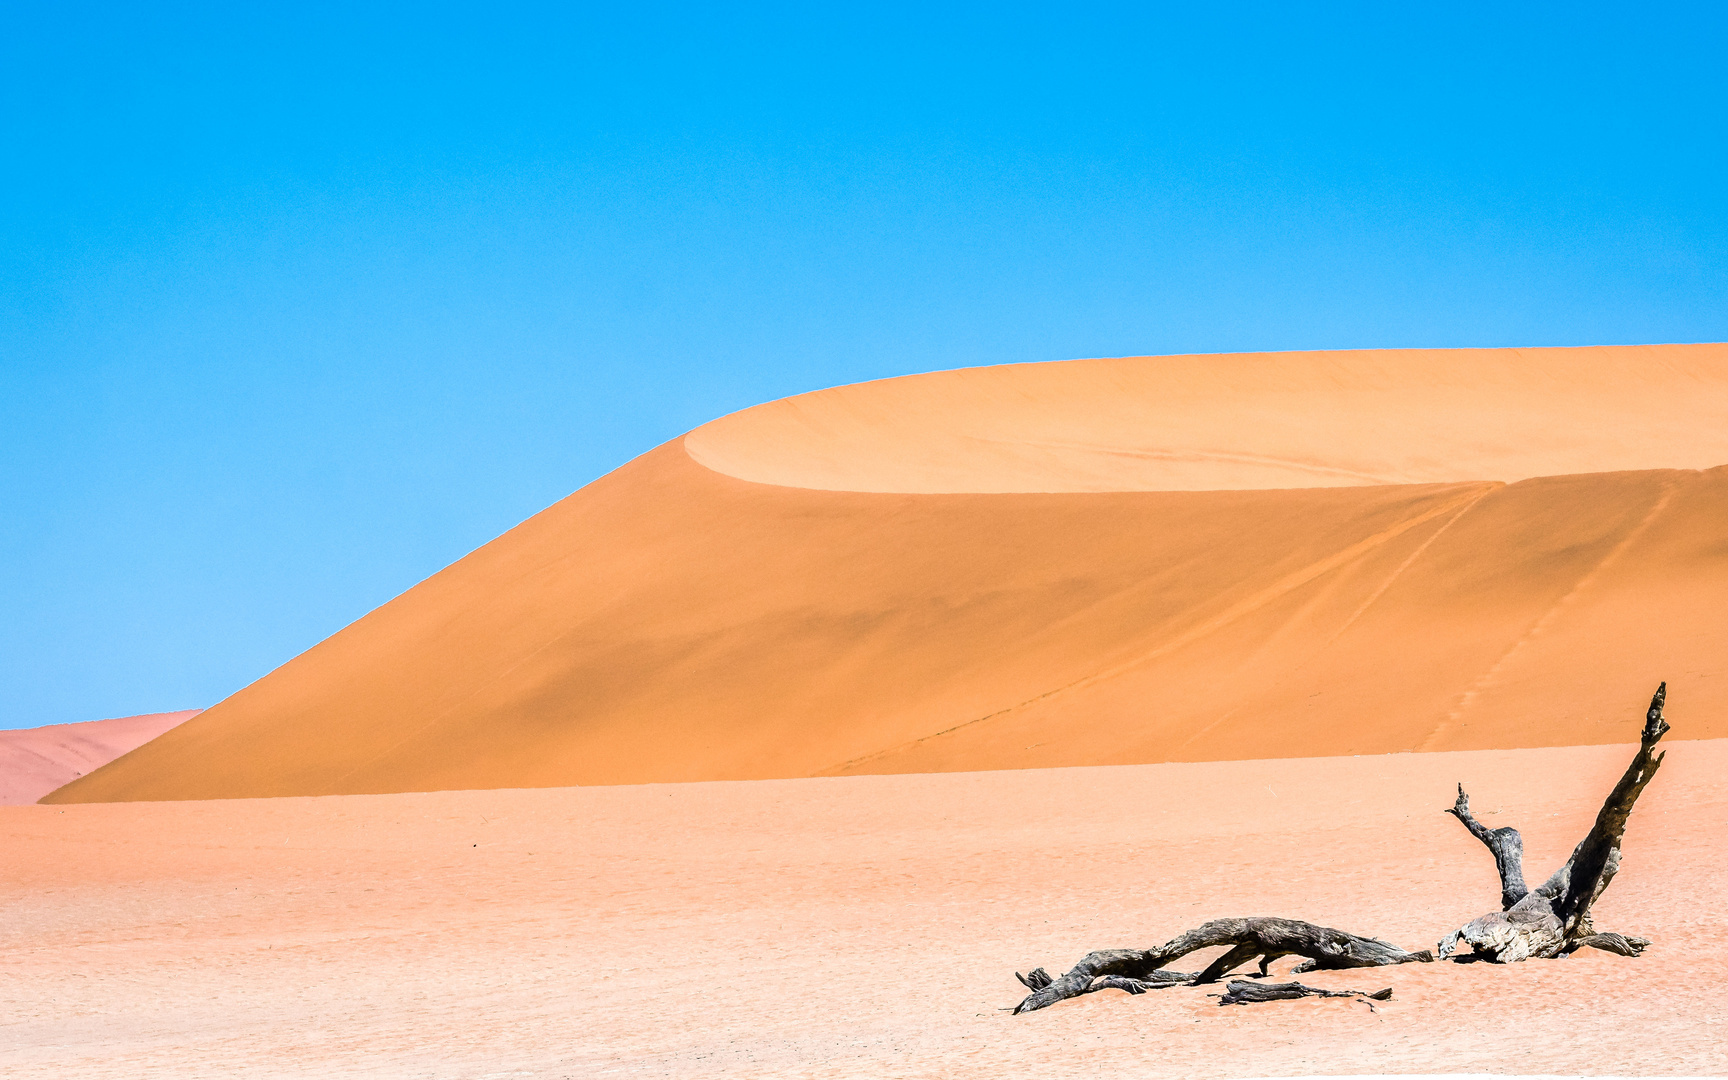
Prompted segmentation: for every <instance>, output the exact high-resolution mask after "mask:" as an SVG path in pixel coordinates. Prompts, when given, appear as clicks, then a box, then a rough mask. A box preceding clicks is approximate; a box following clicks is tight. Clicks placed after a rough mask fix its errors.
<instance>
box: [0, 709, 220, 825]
mask: <svg viewBox="0 0 1728 1080" xmlns="http://www.w3.org/2000/svg"><path fill="white" fill-rule="evenodd" d="M198 712H199V710H197V709H187V710H185V711H184V712H165V713H150V714H148V715H146V716H122V717H119V718H117V719H114V720H90V721H87V722H85V723H82V724H50V725H49V726H47V727H39V728H25V729H23V730H19V731H0V806H23V805H25V804H28V803H33V802H35V801H36V800H37V799H40V798H41V797H42V796H44V795H46V794H48V793H49V792H50V791H53V790H54V789H55V788H57V787H60V786H61V785H63V784H66V783H68V782H70V781H72V780H75V779H77V778H78V777H80V776H83V775H84V774H85V773H87V772H90V771H92V770H93V769H98V768H100V767H102V766H103V765H106V764H108V763H109V762H110V761H113V760H114V759H115V758H117V757H119V756H120V755H121V754H124V753H127V752H128V751H131V750H135V749H137V748H138V747H140V746H142V745H144V744H145V743H147V742H149V741H150V740H151V739H154V738H155V737H156V736H158V735H160V734H162V733H163V732H164V731H167V730H169V729H170V728H173V727H178V726H179V725H180V724H183V723H185V722H186V721H187V720H190V719H192V718H193V717H194V716H197V715H198Z"/></svg>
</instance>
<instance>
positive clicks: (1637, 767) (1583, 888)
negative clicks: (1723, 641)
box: [1014, 683, 1668, 1013]
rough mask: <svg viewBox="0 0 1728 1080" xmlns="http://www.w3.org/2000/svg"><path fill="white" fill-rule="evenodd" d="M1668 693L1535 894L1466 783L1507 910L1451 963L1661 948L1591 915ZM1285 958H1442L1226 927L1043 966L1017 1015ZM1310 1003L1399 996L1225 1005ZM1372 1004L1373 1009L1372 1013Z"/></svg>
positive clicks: (1273, 922) (1510, 844)
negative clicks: (1189, 970)
mask: <svg viewBox="0 0 1728 1080" xmlns="http://www.w3.org/2000/svg"><path fill="white" fill-rule="evenodd" d="M1667 694H1668V684H1667V683H1663V684H1662V685H1661V686H1659V687H1657V689H1656V695H1655V697H1653V698H1651V700H1650V710H1649V712H1648V713H1646V714H1645V722H1644V729H1643V732H1642V734H1641V736H1640V739H1639V749H1638V753H1637V755H1636V756H1635V757H1634V758H1633V759H1632V764H1631V765H1630V766H1628V767H1627V769H1626V773H1625V775H1623V776H1622V777H1621V778H1620V782H1619V783H1618V784H1616V785H1615V786H1614V790H1613V791H1611V792H1610V793H1609V795H1608V798H1607V801H1606V802H1604V803H1603V805H1602V811H1601V813H1599V814H1597V815H1596V823H1595V824H1594V825H1593V826H1592V827H1591V829H1590V833H1589V835H1587V836H1586V837H1585V838H1584V839H1583V840H1582V841H1580V842H1579V844H1578V846H1577V847H1576V848H1574V849H1573V851H1572V857H1571V858H1569V859H1567V860H1566V864H1565V865H1564V866H1562V867H1560V869H1558V870H1556V871H1555V872H1554V873H1553V875H1552V876H1550V877H1549V878H1548V880H1547V881H1545V882H1543V883H1542V884H1541V885H1540V886H1538V887H1537V888H1535V889H1531V888H1530V887H1529V886H1528V885H1526V884H1525V882H1524V838H1523V837H1522V836H1520V835H1519V833H1518V830H1517V829H1513V828H1501V829H1489V828H1487V827H1485V826H1484V825H1483V824H1482V823H1481V822H1479V821H1477V820H1476V818H1475V817H1474V816H1473V815H1472V814H1471V813H1470V797H1469V796H1468V795H1467V794H1465V792H1464V785H1462V784H1460V785H1458V800H1457V802H1456V803H1454V804H1453V806H1452V807H1451V808H1449V809H1448V810H1447V811H1446V812H1447V813H1449V814H1451V815H1453V816H1454V817H1456V818H1457V819H1458V820H1459V821H1461V822H1462V823H1463V824H1464V827H1465V828H1466V829H1469V830H1470V834H1471V835H1472V836H1474V837H1476V838H1477V839H1478V840H1480V841H1482V843H1483V845H1484V846H1485V847H1487V848H1488V851H1489V852H1490V853H1491V854H1492V855H1493V856H1494V865H1495V868H1496V869H1497V871H1498V872H1499V875H1500V910H1499V911H1495V912H1490V913H1489V914H1487V915H1484V916H1482V917H1481V918H1479V919H1475V920H1472V921H1471V922H1470V923H1468V924H1466V925H1464V926H1462V927H1460V928H1459V929H1457V930H1455V931H1453V932H1452V933H1451V934H1449V935H1447V937H1446V938H1445V940H1443V941H1441V942H1440V946H1439V949H1438V953H1439V955H1440V956H1441V957H1451V958H1453V959H1457V960H1490V961H1494V962H1497V963H1511V962H1513V961H1517V960H1524V959H1527V958H1530V957H1554V956H1568V955H1570V954H1571V953H1573V952H1576V951H1577V950H1579V949H1583V948H1594V949H1603V950H1606V951H1608V952H1613V953H1618V954H1620V955H1621V956H1637V955H1638V954H1639V953H1641V952H1642V951H1643V950H1644V948H1645V946H1647V945H1649V944H1650V942H1649V940H1648V939H1646V938H1641V937H1632V936H1630V935H1627V934H1614V933H1598V932H1597V931H1596V928H1595V927H1594V925H1593V924H1592V923H1591V920H1590V907H1591V905H1592V904H1594V903H1595V902H1596V900H1597V899H1598V898H1599V897H1600V896H1601V895H1602V892H1603V890H1605V889H1606V888H1608V883H1609V882H1611V881H1612V880H1613V879H1614V875H1615V873H1616V872H1617V871H1618V870H1619V868H1620V842H1621V839H1622V837H1623V836H1624V835H1625V832H1626V819H1627V817H1628V816H1629V815H1630V814H1631V813H1632V806H1633V804H1634V803H1636V802H1637V801H1638V796H1639V794H1640V793H1642V792H1643V790H1644V788H1645V785H1647V784H1649V783H1650V779H1651V777H1653V776H1655V775H1656V770H1657V769H1658V768H1659V767H1660V766H1661V765H1662V758H1663V755H1661V754H1657V753H1655V747H1656V743H1657V742H1658V741H1659V740H1660V739H1661V738H1662V736H1663V735H1665V734H1667V732H1668V722H1667V721H1666V720H1664V719H1663V717H1662V706H1663V703H1664V701H1665V700H1666V698H1667ZM1461 944H1467V945H1469V946H1470V948H1471V952H1470V953H1469V954H1468V955H1463V956H1457V955H1454V954H1456V953H1457V950H1458V948H1459V946H1460V945H1461ZM1224 945H1227V946H1229V949H1228V950H1227V951H1226V952H1225V953H1224V954H1223V955H1222V956H1220V957H1218V959H1216V960H1214V961H1213V962H1212V963H1210V964H1208V965H1207V966H1206V968H1205V969H1204V970H1202V971H1200V972H1198V973H1196V974H1192V975H1189V974H1184V973H1182V972H1176V971H1167V970H1165V966H1166V965H1168V964H1171V963H1173V962H1175V961H1177V960H1180V959H1181V958H1182V957H1184V956H1187V955H1188V954H1189V953H1192V952H1195V951H1197V950H1199V949H1205V948H1214V947H1217V946H1224ZM1284 956H1301V957H1304V958H1305V959H1304V960H1303V962H1302V963H1300V964H1298V965H1296V967H1295V969H1294V970H1295V972H1296V973H1301V972H1306V971H1321V970H1337V969H1343V968H1361V967H1383V966H1387V965H1391V964H1407V963H1411V962H1413V961H1414V962H1423V963H1426V962H1428V961H1431V960H1433V959H1434V957H1435V954H1434V952H1431V951H1429V950H1427V949H1423V950H1420V951H1418V952H1407V951H1405V950H1404V949H1401V948H1399V947H1398V946H1396V945H1393V944H1392V943H1391V942H1388V941H1382V940H1381V939H1379V938H1371V937H1362V936H1360V935H1358V934H1350V933H1346V932H1344V931H1342V930H1334V929H1332V928H1331V927H1326V926H1316V925H1314V924H1313V923H1306V922H1299V921H1297V920H1295V919H1275V918H1252V919H1216V920H1213V921H1212V922H1209V923H1206V924H1204V925H1203V926H1198V927H1196V928H1194V929H1193V930H1189V931H1187V932H1186V933H1183V934H1181V935H1179V936H1177V937H1175V938H1172V939H1171V940H1170V941H1169V942H1167V943H1166V944H1164V945H1162V946H1160V947H1158V948H1156V949H1106V950H1104V951H1101V952H1094V953H1089V954H1087V956H1086V957H1085V958H1084V959H1082V960H1081V961H1080V962H1079V963H1078V964H1076V965H1074V967H1073V968H1072V969H1071V970H1070V971H1069V972H1068V973H1067V974H1066V975H1063V976H1062V977H1061V978H1052V977H1051V975H1050V973H1049V972H1047V971H1045V970H1044V969H1043V968H1034V969H1032V971H1031V972H1029V973H1028V974H1025V975H1021V974H1019V973H1018V972H1016V973H1015V978H1017V979H1019V980H1020V982H1021V983H1022V984H1024V985H1025V987H1026V988H1027V989H1028V990H1030V991H1032V992H1031V993H1030V994H1028V995H1027V996H1026V998H1025V999H1024V1000H1023V1001H1021V1002H1020V1004H1019V1005H1017V1006H1016V1007H1015V1008H1014V1012H1016V1013H1026V1012H1033V1011H1034V1010H1037V1009H1042V1008H1045V1007H1047V1006H1050V1005H1054V1004H1055V1003H1056V1002H1058V1001H1062V1000H1064V999H1066V998H1071V997H1078V996H1080V995H1081V994H1089V993H1092V992H1094V991H1097V990H1124V991H1127V992H1128V993H1130V994H1143V993H1145V992H1146V991H1148V990H1154V989H1159V988H1162V987H1167V986H1197V985H1201V984H1205V983H1214V982H1217V981H1218V980H1219V979H1220V978H1222V977H1223V976H1224V975H1226V974H1228V973H1229V972H1230V971H1232V970H1234V969H1236V968H1238V967H1241V966H1242V965H1243V964H1246V963H1248V962H1249V961H1250V960H1254V959H1255V958H1258V959H1259V967H1260V970H1259V973H1258V975H1257V976H1255V977H1257V978H1262V979H1263V978H1265V977H1266V976H1267V967H1268V965H1270V964H1271V963H1272V961H1274V960H1277V959H1278V958H1280V957H1284ZM1308 996H1322V997H1360V998H1363V999H1364V1000H1368V999H1372V1000H1376V1001H1384V1000H1386V999H1387V998H1390V997H1391V996H1392V991H1391V989H1390V988H1387V989H1386V990H1382V991H1379V992H1378V993H1374V994H1365V993H1361V992H1359V991H1354V990H1351V991H1328V990H1320V989H1317V988H1315V987H1309V986H1303V985H1302V984H1301V983H1266V984H1259V985H1256V984H1254V983H1249V982H1244V981H1241V980H1234V981H1232V982H1231V983H1230V984H1229V986H1228V987H1227V988H1226V991H1225V993H1224V994H1223V995H1221V1000H1220V1002H1219V1004H1222V1005H1233V1004H1247V1003H1251V1002H1259V1001H1281V1000H1285V999H1288V998H1295V997H1308ZM1369 1007H1370V1008H1372V1007H1373V1006H1372V1004H1370V1006H1369Z"/></svg>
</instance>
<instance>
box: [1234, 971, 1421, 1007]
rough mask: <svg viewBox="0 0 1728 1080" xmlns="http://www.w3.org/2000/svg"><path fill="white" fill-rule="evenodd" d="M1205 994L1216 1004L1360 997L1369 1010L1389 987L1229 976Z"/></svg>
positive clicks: (1388, 994) (1388, 992) (1387, 995)
mask: <svg viewBox="0 0 1728 1080" xmlns="http://www.w3.org/2000/svg"><path fill="white" fill-rule="evenodd" d="M1209 996H1211V997H1215V998H1217V999H1218V1004H1220V1005H1253V1004H1257V1003H1258V1002H1262V1001H1290V1000H1292V999H1294V998H1305V997H1329V998H1361V999H1362V1002H1363V1004H1365V1005H1367V1006H1368V1009H1369V1011H1370V1012H1372V1011H1373V1010H1374V1003H1375V1002H1376V1001H1390V1000H1392V988H1391V987H1390V986H1388V987H1387V988H1386V989H1384V990H1376V991H1374V992H1373V993H1372V994H1370V993H1367V992H1366V991H1363V990H1322V989H1321V988H1320V987H1318V986H1304V985H1302V984H1301V983H1299V982H1287V983H1254V982H1248V981H1247V980H1246V979H1231V980H1230V985H1228V986H1226V987H1225V988H1224V992H1223V993H1222V994H1212V995H1209Z"/></svg>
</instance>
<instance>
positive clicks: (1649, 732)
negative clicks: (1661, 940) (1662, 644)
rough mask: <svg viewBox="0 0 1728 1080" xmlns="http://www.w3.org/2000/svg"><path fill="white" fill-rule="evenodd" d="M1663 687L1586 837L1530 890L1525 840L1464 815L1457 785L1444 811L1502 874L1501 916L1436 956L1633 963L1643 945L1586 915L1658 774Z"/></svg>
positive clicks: (1444, 945) (1458, 936)
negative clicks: (1635, 807) (1598, 952)
mask: <svg viewBox="0 0 1728 1080" xmlns="http://www.w3.org/2000/svg"><path fill="white" fill-rule="evenodd" d="M1667 697H1668V684H1667V683H1663V684H1662V685H1661V686H1658V687H1657V688H1656V695H1655V696H1654V697H1652V698H1651V699H1650V710H1649V712H1647V713H1646V714H1645V716H1644V730H1643V732H1642V733H1641V734H1640V737H1639V746H1638V753H1637V754H1636V755H1635V756H1634V757H1633V758H1632V764H1631V765H1629V766H1627V767H1626V772H1625V774H1624V775H1623V776H1621V777H1620V782H1619V783H1618V784H1615V785H1614V790H1613V791H1611V792H1609V793H1608V798H1607V800H1606V801H1605V802H1603V804H1602V810H1601V812H1600V813H1598V814H1597V815H1596V823H1595V824H1594V825H1592V826H1591V827H1590V833H1589V835H1587V836H1585V837H1584V839H1583V840H1581V841H1579V842H1578V846H1577V847H1575V848H1573V849H1572V857H1571V858H1569V859H1567V860H1566V862H1565V865H1563V866H1561V867H1560V869H1558V870H1556V871H1554V873H1553V875H1552V876H1551V877H1549V878H1548V880H1547V881H1545V882H1543V883H1542V884H1541V885H1539V886H1537V887H1536V888H1535V889H1531V888H1529V887H1528V886H1527V885H1525V884H1524V865H1523V863H1524V840H1523V838H1522V837H1521V836H1519V835H1518V830H1517V829H1511V828H1506V829H1493V830H1490V829H1487V828H1484V827H1483V826H1482V824H1481V822H1479V821H1477V820H1476V819H1475V818H1474V817H1473V816H1471V814H1470V797H1469V796H1468V795H1466V794H1465V793H1464V785H1462V784H1460V785H1458V801H1457V802H1456V803H1455V804H1454V805H1453V806H1452V808H1451V809H1449V810H1447V811H1446V812H1447V813H1448V814H1451V815H1453V816H1454V817H1456V818H1457V819H1458V820H1459V821H1461V822H1463V823H1464V827H1465V828H1466V829H1469V830H1470V833H1471V835H1472V836H1474V837H1476V839H1478V840H1480V841H1482V843H1483V844H1484V845H1485V846H1486V847H1487V848H1488V850H1489V851H1490V852H1492V853H1493V855H1494V865H1495V867H1496V868H1497V869H1498V870H1499V872H1500V910H1499V911H1492V912H1489V913H1488V914H1486V915H1483V916H1482V917H1481V918H1478V919H1472V920H1471V921H1470V922H1468V923H1466V924H1464V925H1463V926H1461V927H1459V928H1458V929H1457V930H1454V931H1452V933H1450V934H1448V935H1447V936H1446V938H1445V940H1443V941H1442V942H1440V946H1439V952H1440V955H1441V956H1451V955H1453V953H1455V952H1456V951H1457V949H1458V947H1459V945H1461V944H1465V945H1469V946H1470V948H1471V954H1470V958H1471V959H1485V960H1491V961H1494V962H1496V963H1502V964H1509V963H1513V962H1515V961H1518V960H1525V959H1528V958H1530V957H1553V956H1567V955H1570V954H1571V953H1574V952H1576V951H1578V950H1579V949H1582V948H1595V949H1606V950H1607V951H1609V952H1615V953H1619V954H1620V955H1622V956H1637V955H1638V954H1639V953H1641V952H1643V951H1644V947H1645V946H1646V945H1648V944H1650V942H1649V940H1648V939H1647V938H1640V937H1631V936H1628V935H1625V934H1599V933H1597V932H1596V928H1595V927H1594V926H1593V925H1592V924H1591V920H1590V907H1591V905H1592V904H1594V903H1595V902H1596V901H1597V900H1598V899H1599V898H1600V897H1601V896H1602V892H1603V890H1605V889H1607V888H1608V883H1609V882H1611V881H1613V880H1614V875H1615V874H1616V873H1618V872H1619V870H1620V841H1621V838H1622V837H1623V836H1624V835H1625V834H1626V819H1627V818H1628V817H1629V816H1630V815H1631V813H1632V804H1634V803H1636V802H1637V801H1638V796H1639V794H1641V793H1642V792H1643V790H1644V787H1645V785H1647V784H1649V783H1650V779H1651V777H1653V776H1655V775H1656V770H1657V769H1658V768H1660V767H1661V766H1662V759H1663V757H1664V756H1666V755H1664V754H1658V753H1656V743H1657V742H1658V741H1659V740H1660V739H1661V738H1662V736H1663V735H1666V734H1667V733H1668V721H1666V720H1664V719H1663V718H1662V706H1663V704H1664V702H1665V701H1666V700H1667Z"/></svg>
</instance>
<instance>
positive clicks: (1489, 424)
mask: <svg viewBox="0 0 1728 1080" xmlns="http://www.w3.org/2000/svg"><path fill="white" fill-rule="evenodd" d="M684 445H685V448H686V449H687V450H688V451H689V453H690V455H691V456H692V457H693V458H695V459H696V460H697V461H698V462H701V463H702V464H703V465H706V466H707V467H708V468H710V469H713V470H715V471H717V472H721V473H725V474H727V475H729V476H735V477H738V478H739V479H743V480H750V481H754V482H756V483H762V484H778V485H782V486H786V487H803V488H815V489H819V490H827V491H872V492H918V493H929V494H939V493H960V492H1081V491H1209V490H1260V489H1270V488H1313V487H1349V486H1358V485H1371V484H1419V483H1449V482H1454V481H1460V480H1500V481H1506V482H1512V481H1517V480H1523V479H1527V478H1529V477H1535V476H1559V475H1564V474H1575V473H1600V472H1622V471H1629V470H1641V469H1703V468H1711V467H1713V466H1717V465H1722V464H1725V463H1728V346H1724V345H1685V346H1666V347H1660V348H1648V347H1642V348H1597V349H1448V350H1419V351H1418V350H1373V351H1363V352H1342V353H1339V352H1333V353H1258V354H1242V355H1230V356H1165V357H1126V358H1120V359H1107V360H1074V361H1069V362H1066V363H1056V364H1021V365H1013V366H1004V367H989V368H971V369H966V370H962V371H943V372H935V373H932V374H929V375H918V376H912V377H909V378H900V379H888V380H883V381H880V382H873V383H861V384H858V385H856V386H843V387H838V388H836V389H832V390H822V391H818V392H816V393H811V394H804V395H801V396H799V397H793V398H787V399H785V400H782V401H775V402H770V403H768V404H766V405H759V406H756V407H755V408H752V409H745V410H744V411H742V412H738V413H734V414H732V415H731V416H727V417H723V418H721V419H719V420H716V421H714V422H713V423H710V424H706V425H704V426H703V427H700V428H698V429H696V430H695V431H693V432H691V433H690V434H689V435H688V436H686V437H685V440H684Z"/></svg>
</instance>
